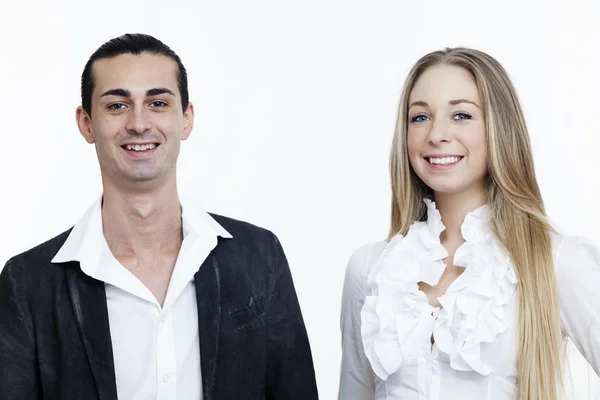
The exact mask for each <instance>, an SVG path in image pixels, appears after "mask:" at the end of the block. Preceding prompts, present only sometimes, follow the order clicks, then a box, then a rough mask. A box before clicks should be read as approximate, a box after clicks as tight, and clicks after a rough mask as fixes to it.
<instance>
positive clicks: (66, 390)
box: [0, 215, 318, 400]
mask: <svg viewBox="0 0 600 400" xmlns="http://www.w3.org/2000/svg"><path fill="white" fill-rule="evenodd" d="M213 218H215V219H216V220H217V222H219V223H220V224H221V225H222V226H223V227H224V228H225V229H226V230H227V231H229V232H230V233H231V234H232V235H233V238H232V239H223V238H219V242H218V244H217V246H216V248H215V249H214V250H213V251H212V252H211V253H210V255H209V256H208V258H207V259H206V261H204V263H203V264H202V266H201V267H200V269H199V270H198V272H197V273H196V275H195V276H194V280H195V285H196V297H197V301H198V323H199V337H200V357H201V371H202V386H203V393H204V399H205V400H221V399H222V400H233V399H236V400H237V399H282V400H283V399H285V400H293V399H298V400H312V399H317V398H318V395H317V387H316V383H315V374H314V368H313V362H312V356H311V351H310V346H309V342H308V338H307V334H306V329H305V327H304V321H303V319H302V314H301V312H300V307H299V304H298V299H297V297H296V293H295V290H294V285H293V282H292V277H291V275H290V270H289V267H288V263H287V260H286V258H285V255H284V253H283V250H282V248H281V245H280V244H279V241H278V240H277V237H276V236H275V235H273V234H272V233H271V232H269V231H267V230H264V229H262V228H259V227H256V226H253V225H251V224H248V223H245V222H241V221H236V220H233V219H230V218H226V217H222V216H218V215H213ZM69 233H70V230H69V231H67V232H64V233H62V234H61V235H59V236H57V237H56V238H54V239H51V240H49V241H48V242H46V243H43V244H41V245H39V246H37V247H35V248H33V249H31V250H29V251H26V252H25V253H23V254H20V255H18V256H15V257H13V258H11V259H10V260H9V261H8V262H7V264H6V266H5V267H4V269H3V270H2V272H1V273H0V398H1V399H3V400H12V399H24V400H29V399H57V400H68V399H76V400H81V399H85V400H92V399H100V400H113V399H116V398H117V390H116V384H115V371H114V362H113V353H112V344H111V337H110V330H109V321H108V311H107V305H106V293H105V290H104V283H103V282H100V281H98V280H96V279H93V278H90V277H89V276H87V275H85V274H84V273H83V272H82V271H81V269H80V266H79V263H78V262H69V263H62V264H52V263H51V262H50V260H52V258H53V257H54V256H55V255H56V253H57V252H58V250H59V249H60V247H61V246H62V244H63V243H64V242H65V240H66V239H67V237H68V235H69ZM122 400H128V399H122Z"/></svg>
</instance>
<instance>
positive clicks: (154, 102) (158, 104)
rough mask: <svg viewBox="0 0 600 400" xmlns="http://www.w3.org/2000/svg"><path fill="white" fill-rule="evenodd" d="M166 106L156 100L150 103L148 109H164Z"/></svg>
mask: <svg viewBox="0 0 600 400" xmlns="http://www.w3.org/2000/svg"><path fill="white" fill-rule="evenodd" d="M167 105H168V104H167V103H165V102H164V101H161V100H156V101H153V102H152V103H150V107H166V106H167Z"/></svg>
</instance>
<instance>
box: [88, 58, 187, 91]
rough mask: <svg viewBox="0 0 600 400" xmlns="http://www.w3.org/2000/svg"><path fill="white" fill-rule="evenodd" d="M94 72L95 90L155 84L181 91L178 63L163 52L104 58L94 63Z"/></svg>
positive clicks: (141, 86) (133, 88) (136, 87)
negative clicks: (178, 83) (178, 85)
mask: <svg viewBox="0 0 600 400" xmlns="http://www.w3.org/2000/svg"><path fill="white" fill-rule="evenodd" d="M92 73H93V76H94V81H95V90H94V91H95V92H96V94H97V93H102V92H103V91H104V90H110V89H115V88H122V89H128V90H130V91H132V92H133V91H135V90H136V89H137V90H143V91H146V90H147V89H150V88H153V87H166V88H169V89H171V90H172V91H173V92H174V93H177V92H178V90H177V89H178V87H177V64H176V63H175V61H174V60H172V59H171V58H169V57H167V56H164V55H158V54H148V53H142V54H139V55H134V54H122V55H119V56H116V57H111V58H103V59H100V60H97V61H96V62H95V63H94V65H93V68H92Z"/></svg>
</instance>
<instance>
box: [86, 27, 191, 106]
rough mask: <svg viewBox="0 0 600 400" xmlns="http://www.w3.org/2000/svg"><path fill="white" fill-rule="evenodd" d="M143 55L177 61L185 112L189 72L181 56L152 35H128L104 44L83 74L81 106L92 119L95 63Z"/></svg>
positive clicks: (182, 103) (187, 99) (90, 60)
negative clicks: (108, 59) (93, 69)
mask: <svg viewBox="0 0 600 400" xmlns="http://www.w3.org/2000/svg"><path fill="white" fill-rule="evenodd" d="M142 53H148V54H157V55H163V56H167V57H169V58H170V59H172V60H173V61H175V63H176V64H177V85H178V87H179V93H180V94H181V108H182V110H183V111H184V112H185V110H186V108H187V106H188V102H189V94H188V82H187V72H186V70H185V67H184V66H183V63H182V62H181V59H180V58H179V56H178V55H177V54H176V53H175V52H174V51H173V50H171V48H170V47H169V46H167V45H166V44H164V43H163V42H161V41H160V40H158V39H156V38H154V37H152V36H150V35H146V34H142V33H127V34H125V35H122V36H119V37H117V38H114V39H111V40H109V41H108V42H106V43H104V44H103V45H102V46H100V47H99V48H98V50H96V51H95V52H94V54H92V56H91V57H90V59H89V60H88V62H87V63H86V64H85V68H84V69H83V73H82V74H81V106H82V107H83V109H84V110H85V112H86V113H87V114H88V115H89V116H90V117H91V116H92V92H93V91H94V86H95V83H96V82H95V81H94V74H93V72H92V67H93V66H94V62H95V61H96V60H100V59H103V58H113V57H116V56H120V55H122V54H134V55H139V54H142Z"/></svg>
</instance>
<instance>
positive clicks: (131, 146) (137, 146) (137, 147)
mask: <svg viewBox="0 0 600 400" xmlns="http://www.w3.org/2000/svg"><path fill="white" fill-rule="evenodd" d="M155 147H156V144H154V143H148V144H128V145H126V146H125V148H126V149H127V150H133V151H146V150H152V149H153V148H155Z"/></svg>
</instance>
